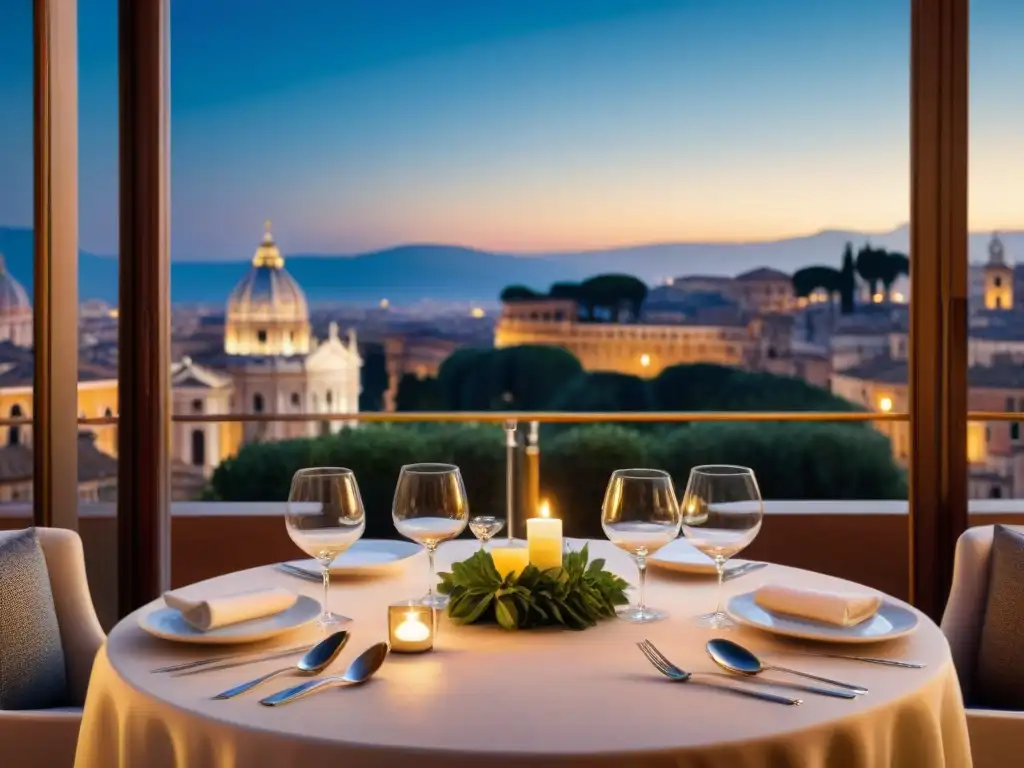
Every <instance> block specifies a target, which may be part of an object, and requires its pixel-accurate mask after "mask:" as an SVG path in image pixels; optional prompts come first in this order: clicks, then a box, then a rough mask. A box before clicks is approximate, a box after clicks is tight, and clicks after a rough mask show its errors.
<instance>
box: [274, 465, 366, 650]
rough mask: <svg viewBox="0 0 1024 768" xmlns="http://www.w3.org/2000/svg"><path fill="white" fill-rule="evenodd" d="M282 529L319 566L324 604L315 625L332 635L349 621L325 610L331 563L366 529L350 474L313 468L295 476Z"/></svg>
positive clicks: (331, 468) (351, 474) (332, 468)
mask: <svg viewBox="0 0 1024 768" xmlns="http://www.w3.org/2000/svg"><path fill="white" fill-rule="evenodd" d="M285 525H286V527H287V530H288V536H289V537H290V538H291V540H292V541H293V542H295V545H296V546H297V547H298V548H299V549H301V550H302V551H303V552H305V553H306V554H307V555H309V556H310V557H312V558H314V559H315V560H316V561H317V562H318V563H320V568H321V569H322V572H323V583H324V600H323V605H322V606H321V607H322V613H321V614H320V619H319V621H318V624H319V626H320V628H321V629H322V630H324V631H334V629H336V628H337V627H338V626H339V625H341V624H345V623H347V622H348V621H349V619H348V618H346V617H344V616H341V615H339V614H336V613H331V611H330V610H329V608H328V604H327V596H328V593H329V590H330V586H331V563H332V562H334V559H335V558H336V557H337V556H338V555H340V554H341V553H342V552H344V551H345V550H346V549H348V548H349V547H351V546H352V545H353V544H355V543H356V541H358V540H359V538H360V537H361V536H362V535H363V531H364V530H365V529H366V512H365V511H364V509H363V499H362V497H361V496H360V495H359V485H358V483H356V476H355V474H354V473H353V472H352V470H350V469H345V468H344V467H313V468H311V469H300V470H299V471H298V472H296V473H295V475H294V476H293V477H292V485H291V490H290V491H289V493H288V508H287V511H286V514H285Z"/></svg>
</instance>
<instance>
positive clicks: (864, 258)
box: [857, 244, 886, 297]
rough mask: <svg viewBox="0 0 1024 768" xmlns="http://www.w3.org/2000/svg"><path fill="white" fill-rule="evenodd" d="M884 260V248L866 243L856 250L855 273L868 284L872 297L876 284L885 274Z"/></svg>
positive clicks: (876, 288) (876, 290)
mask: <svg viewBox="0 0 1024 768" xmlns="http://www.w3.org/2000/svg"><path fill="white" fill-rule="evenodd" d="M885 262H886V252H885V249H884V248H875V247H873V246H871V245H870V244H866V245H864V246H862V247H861V249H860V250H859V251H857V274H859V275H860V277H861V279H862V280H863V281H864V282H866V283H867V284H868V287H869V288H870V290H871V296H872V297H874V296H875V294H876V293H878V284H879V283H880V282H881V281H882V277H883V275H884V274H885Z"/></svg>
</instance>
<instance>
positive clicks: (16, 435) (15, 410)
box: [7, 404, 22, 445]
mask: <svg viewBox="0 0 1024 768" xmlns="http://www.w3.org/2000/svg"><path fill="white" fill-rule="evenodd" d="M21 415H22V414H21V406H20V405H17V404H15V405H12V406H11V418H12V419H20V418H21ZM7 444H8V445H20V444H21V426H20V425H14V426H11V427H8V429H7Z"/></svg>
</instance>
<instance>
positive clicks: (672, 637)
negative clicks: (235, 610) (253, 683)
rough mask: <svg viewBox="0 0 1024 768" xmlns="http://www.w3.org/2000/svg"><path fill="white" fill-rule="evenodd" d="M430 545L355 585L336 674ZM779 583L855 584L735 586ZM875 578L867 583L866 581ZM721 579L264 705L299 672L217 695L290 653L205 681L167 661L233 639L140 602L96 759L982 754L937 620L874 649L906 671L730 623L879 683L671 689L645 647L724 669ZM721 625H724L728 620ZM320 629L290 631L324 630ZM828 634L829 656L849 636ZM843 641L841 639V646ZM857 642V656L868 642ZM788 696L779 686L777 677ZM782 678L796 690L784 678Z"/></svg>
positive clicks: (475, 637)
mask: <svg viewBox="0 0 1024 768" xmlns="http://www.w3.org/2000/svg"><path fill="white" fill-rule="evenodd" d="M476 546H477V544H476V542H473V541H456V542H451V543H449V544H447V545H445V546H443V547H442V548H441V549H440V551H439V553H438V567H439V569H442V570H443V569H445V568H446V567H447V566H448V564H449V563H451V562H452V561H455V560H461V559H464V558H465V557H467V556H469V555H470V554H471V553H472V552H473V550H474V548H475V547H476ZM591 556H592V557H594V556H600V557H605V558H607V563H608V564H607V566H606V567H608V568H609V569H611V570H614V571H616V572H618V573H620V574H621V575H622V576H624V577H625V578H627V579H628V580H630V581H631V582H635V579H636V571H635V567H634V565H633V563H632V561H631V560H630V559H629V558H628V556H627V555H625V554H624V553H623V552H621V551H619V550H617V549H615V548H614V547H613V546H612V545H611V544H609V543H608V542H603V541H597V542H592V543H591ZM426 568H427V566H426V559H425V557H424V556H422V554H421V555H417V556H416V557H415V558H413V559H411V560H410V561H409V565H408V566H407V567H406V568H405V569H404V570H402V571H401V572H399V573H396V574H390V575H382V576H380V577H377V578H360V579H347V580H338V581H337V584H336V586H334V587H332V601H333V604H334V605H333V607H334V609H335V610H337V611H340V612H342V613H344V614H346V615H348V616H350V617H352V618H353V619H354V620H355V623H354V625H352V626H351V627H350V629H351V630H352V632H353V636H352V639H351V641H350V642H349V644H348V646H347V647H346V649H345V650H344V652H343V653H342V655H341V656H340V657H339V660H338V661H336V662H335V666H334V667H333V668H332V669H335V670H341V669H344V667H345V666H347V664H348V662H349V660H350V659H351V658H353V657H354V656H355V655H357V654H358V653H359V652H360V651H361V650H362V649H363V648H365V647H367V646H368V645H370V644H372V643H374V642H376V641H378V640H382V639H386V637H387V629H386V627H387V623H386V619H387V608H386V607H387V605H388V604H389V603H392V602H397V601H400V600H402V599H407V598H409V597H411V596H416V595H420V594H422V593H423V591H424V588H425V581H426V575H427V574H426ZM767 581H772V582H781V583H788V584H799V585H802V586H814V587H818V588H833V589H836V588H840V589H841V588H850V587H853V586H854V585H851V584H849V583H848V582H844V581H842V580H839V579H835V578H832V577H829V576H824V575H821V574H816V573H811V572H808V571H801V570H797V569H792V568H787V567H783V566H776V565H772V566H769V567H768V568H764V569H761V570H760V571H757V572H755V573H752V574H749V575H747V576H743V577H741V578H738V579H735V580H733V581H730V582H727V583H726V590H727V591H728V593H730V594H739V593H742V592H746V591H749V590H751V589H754V588H756V587H757V586H758V585H759V584H760V583H764V582H767ZM271 585H277V586H285V587H288V588H290V589H293V590H295V591H297V592H300V593H304V594H308V595H310V596H313V597H317V596H318V592H319V587H318V586H317V584H315V583H312V582H306V581H302V580H300V579H297V578H294V577H291V576H289V575H287V574H284V573H282V572H280V571H278V570H276V569H274V568H273V567H270V566H267V567H262V568H256V569H252V570H248V571H243V572H239V573H233V574H229V575H227V576H223V577H220V578H217V579H213V580H211V581H208V582H203V583H201V584H198V585H194V587H193V588H192V589H193V590H194V592H195V593H196V594H202V593H203V592H204V591H209V593H211V594H212V593H226V592H231V591H237V590H242V589H251V588H254V587H258V586H271ZM857 588H859V589H865V588H864V587H857ZM714 601H715V584H714V580H713V579H712V578H707V577H683V576H678V575H674V574H666V573H661V572H658V571H655V570H653V569H652V570H651V572H650V579H649V581H648V602H649V604H651V605H654V606H656V607H659V608H664V609H667V610H668V611H669V612H670V618H669V619H668V620H666V621H662V622H658V623H656V624H648V625H634V624H630V623H627V622H624V621H620V620H617V619H610V620H608V621H605V622H602V623H601V624H600V625H598V626H597V627H595V628H592V629H588V630H586V631H583V632H571V631H561V630H544V631H531V632H522V631H520V632H505V631H502V630H500V629H498V628H497V627H493V626H473V627H457V626H454V625H452V624H450V623H449V622H448V621H447V619H442V621H441V624H440V627H439V634H438V638H437V643H436V645H435V649H434V650H433V651H432V652H428V653H424V654H420V655H401V654H391V656H390V657H389V658H388V661H387V662H386V663H385V665H384V666H383V668H382V669H381V671H380V672H379V673H378V674H377V676H376V677H375V678H374V679H373V680H371V681H370V683H368V684H367V685H365V686H361V687H357V688H351V689H344V688H341V689H332V690H329V691H326V692H322V693H319V694H316V695H314V696H310V697H307V698H305V699H301V700H299V701H297V702H295V703H293V704H289V705H287V706H283V707H276V708H268V707H263V706H260V705H259V704H258V703H257V699H258V698H260V696H259V695H257V694H258V693H262V694H263V695H266V694H268V693H271V692H273V691H275V690H278V689H280V688H284V687H286V686H287V685H290V684H292V682H291V681H290V680H289V679H288V678H282V679H280V680H277V681H274V682H272V683H268V684H266V685H265V686H264V687H263V688H261V689H258V690H257V691H256V692H253V693H250V694H246V695H244V696H242V697H239V698H237V699H233V700H230V701H213V700H211V699H210V696H211V695H212V694H214V693H217V692H219V691H221V690H224V689H225V688H228V687H230V686H232V685H234V684H237V683H238V682H241V681H243V680H247V679H249V678H252V677H256V676H257V675H258V674H261V673H262V672H264V671H268V670H270V669H274V668H275V667H277V666H281V662H280V661H269V662H264V663H260V664H252V665H249V666H246V667H239V668H235V669H230V670H223V671H214V672H209V673H206V674H200V675H194V676H189V677H170V676H168V675H163V674H153V673H151V672H150V670H151V669H153V668H155V667H158V666H161V665H164V664H169V663H174V662H175V661H185V660H188V659H189V658H203V657H208V656H212V655H216V649H215V648H212V647H210V646H206V647H186V646H183V645H178V644H173V643H169V642H166V641H163V640H158V639H155V638H152V637H150V636H149V635H147V634H146V633H144V632H143V631H142V630H141V629H140V628H139V625H138V618H139V615H140V614H141V613H143V612H146V611H151V610H154V609H155V608H157V607H160V606H161V605H162V604H163V603H162V601H156V602H155V603H153V604H151V605H149V606H146V607H145V608H142V609H140V611H139V612H137V613H136V614H133V615H131V616H128V617H127V618H126V619H124V620H123V621H122V622H121V623H120V624H118V625H117V627H115V628H114V630H113V632H112V633H111V634H110V637H109V639H108V641H107V643H106V645H105V647H104V649H103V650H102V651H101V652H100V654H99V655H98V657H97V659H96V664H95V668H94V669H93V676H92V682H91V685H90V688H89V694H88V699H87V702H86V706H85V713H84V717H83V721H82V730H81V736H80V739H79V748H78V756H77V761H76V765H77V766H78V768H114V767H115V766H118V765H120V766H145V768H183V767H184V766H187V767H188V768H205V767H206V766H209V767H211V768H214V767H216V768H229V767H231V766H239V767H242V766H244V768H259V767H260V766H268V768H269V767H270V766H274V768H278V767H279V766H288V765H295V766H320V765H344V766H346V768H357V767H359V766H399V765H414V766H417V768H420V767H422V766H451V767H456V768H457V767H460V766H500V767H501V768H505V767H506V766H519V765H561V764H574V765H587V766H604V765H628V766H640V765H643V766H680V765H686V766H691V765H692V766H702V768H703V767H707V768H712V767H717V766H722V768H726V767H728V768H744V767H745V766H750V768H754V767H755V766H757V767H758V768H761V767H762V766H801V767H802V768H818V767H821V768H825V767H826V766H828V768H835V767H836V766H840V767H842V766H910V765H915V766H916V765H920V766H929V768H940V767H941V766H969V765H970V764H971V761H970V750H969V746H968V739H967V726H966V720H965V716H964V709H963V704H962V701H961V696H960V687H959V684H958V682H957V677H956V672H955V671H954V669H953V665H952V661H951V659H950V654H949V649H948V646H947V645H946V642H945V639H944V638H943V636H942V634H941V633H940V631H939V629H938V628H937V627H936V626H935V624H934V623H932V622H931V621H930V620H928V619H927V618H926V617H925V616H923V615H921V617H920V619H921V621H920V624H919V627H918V629H917V630H916V631H915V632H914V633H913V634H912V635H911V636H909V637H907V638H904V639H901V640H894V641H891V642H889V643H885V644H879V645H871V646H867V648H868V649H869V650H870V653H871V655H884V656H888V657H892V658H906V659H913V660H917V661H923V662H925V663H926V664H927V667H926V668H925V669H921V670H913V669H899V668H893V667H884V666H877V665H872V664H864V663H859V662H852V661H849V660H838V659H824V658H817V657H813V658H812V657H798V656H795V655H794V654H795V653H796V652H799V651H801V650H807V646H806V645H802V644H796V643H794V642H787V641H783V640H780V639H776V638H774V637H772V636H771V635H768V634H764V633H762V632H759V631H757V630H753V629H746V628H743V629H738V630H733V631H731V632H729V633H728V636H730V637H732V638H733V639H735V640H737V641H739V642H741V643H743V644H745V645H747V646H748V647H751V648H753V649H757V650H758V651H759V652H761V651H763V652H764V653H765V655H766V656H768V657H769V658H771V659H773V660H775V661H777V662H778V663H782V664H786V663H787V662H788V663H789V665H791V666H797V667H799V668H803V669H806V670H807V671H811V672H815V673H818V674H822V675H824V676H826V677H832V678H836V679H840V680H846V681H848V682H853V683H857V684H859V685H863V686H866V687H867V688H869V689H870V693H869V694H868V695H866V696H862V697H858V698H857V699H856V700H853V701H848V700H843V699H833V698H825V697H821V696H815V695H813V694H797V695H799V696H801V697H802V698H804V704H803V706H799V707H787V706H782V705H777V704H771V703H767V702H760V701H757V700H753V699H747V698H743V697H739V696H736V695H733V694H729V693H723V692H720V691H716V690H713V689H711V688H709V687H707V686H697V685H686V684H673V683H670V682H669V681H667V680H666V679H665V678H664V677H662V676H661V675H660V674H658V673H657V672H656V671H655V670H654V668H652V667H651V666H650V665H649V664H648V662H647V661H646V659H645V658H644V657H643V655H642V654H641V653H640V651H639V650H638V649H637V647H636V642H637V641H639V640H641V639H643V638H649V639H650V640H651V641H653V642H654V643H655V645H657V646H658V647H659V648H660V649H661V650H662V651H663V652H664V653H665V654H666V655H668V656H669V657H670V658H671V659H672V660H673V661H674V662H675V663H676V664H678V665H679V666H681V667H684V668H685V669H688V670H692V671H706V672H711V671H718V670H717V669H716V667H715V666H714V664H713V662H712V661H711V660H710V659H708V658H707V656H706V655H705V652H704V643H705V642H706V641H707V639H709V638H710V637H712V636H714V634H716V633H713V632H712V631H711V630H705V629H700V628H697V627H696V626H694V623H693V617H694V616H695V615H696V614H698V613H702V612H706V611H707V610H709V609H710V608H712V607H713V605H714ZM717 634H720V633H717ZM317 637H318V630H317V629H316V628H315V627H309V628H307V629H303V630H299V631H298V632H295V633H292V634H290V635H288V636H285V637H281V638H278V639H276V640H275V641H273V643H274V644H278V645H282V646H284V647H286V646H287V645H294V644H296V640H300V641H301V640H303V639H305V640H315V639H316V638H317ZM835 649H836V647H835V646H830V647H829V648H826V650H835ZM840 650H842V649H840ZM864 650H865V647H864V646H857V647H855V648H854V649H853V651H852V652H863V651H864ZM771 690H779V689H774V688H773V689H771ZM780 692H782V691H780Z"/></svg>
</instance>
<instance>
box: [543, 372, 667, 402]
mask: <svg viewBox="0 0 1024 768" xmlns="http://www.w3.org/2000/svg"><path fill="white" fill-rule="evenodd" d="M549 407H550V409H551V410H552V411H650V410H654V399H653V398H652V396H651V389H650V387H649V385H648V382H646V381H645V380H644V379H641V378H640V377H639V376H630V375H628V374H625V373H603V372H601V373H580V374H579V375H577V376H576V377H575V378H573V379H572V380H571V381H570V382H568V383H567V384H566V385H565V386H564V387H563V388H562V389H561V391H559V393H558V394H557V395H556V396H555V398H554V399H553V400H552V401H551V405H550V406H549Z"/></svg>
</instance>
